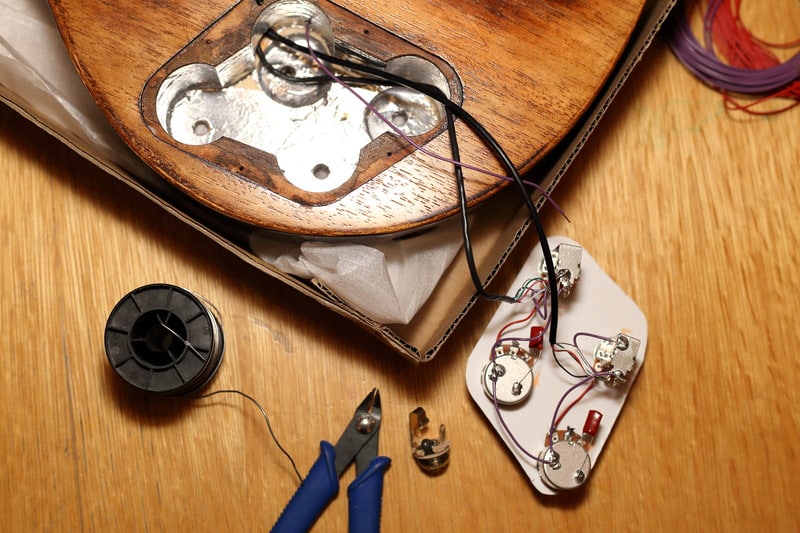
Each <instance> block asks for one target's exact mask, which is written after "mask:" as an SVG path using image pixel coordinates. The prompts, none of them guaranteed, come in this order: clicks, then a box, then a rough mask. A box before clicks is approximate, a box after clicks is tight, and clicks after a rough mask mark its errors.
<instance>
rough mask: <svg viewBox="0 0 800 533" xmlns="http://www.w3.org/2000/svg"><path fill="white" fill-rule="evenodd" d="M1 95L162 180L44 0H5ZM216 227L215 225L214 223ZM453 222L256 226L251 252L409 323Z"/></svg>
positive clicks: (83, 144)
mask: <svg viewBox="0 0 800 533" xmlns="http://www.w3.org/2000/svg"><path fill="white" fill-rule="evenodd" d="M0 97H2V98H3V99H5V100H7V101H10V102H12V103H14V104H15V105H16V106H18V107H20V108H22V109H24V110H25V111H26V112H27V113H29V114H30V115H32V116H33V117H35V118H36V119H37V120H38V121H40V122H41V123H42V124H43V125H44V126H45V127H47V128H49V129H50V130H52V131H53V132H55V133H57V134H58V135H59V136H61V137H63V138H64V139H65V140H67V141H68V142H69V143H70V144H71V145H72V146H74V147H76V148H78V149H79V150H80V151H82V152H85V153H84V155H86V156H88V157H89V158H90V159H93V160H94V161H95V162H103V163H105V164H108V165H110V166H113V167H119V168H121V169H122V170H123V171H125V172H126V173H127V174H129V175H131V176H134V177H136V178H137V179H139V180H141V181H143V182H149V181H152V180H153V179H158V178H157V177H155V176H154V173H153V172H152V171H151V170H150V169H149V168H148V167H146V166H145V165H144V164H143V163H142V162H141V161H140V160H139V159H138V158H136V156H135V155H134V154H133V153H132V152H131V151H130V150H129V149H128V148H127V146H125V144H124V143H123V142H122V141H121V139H120V138H119V137H118V136H117V135H116V133H115V132H114V131H113V129H112V128H111V126H110V125H109V124H108V122H107V121H106V119H105V117H104V116H103V115H102V113H101V112H100V110H99V109H98V108H97V106H96V105H95V103H94V101H93V100H92V99H91V97H90V96H89V93H88V91H87V90H86V88H85V87H84V86H83V84H82V82H81V80H80V78H79V77H78V74H77V72H76V71H75V69H74V68H73V65H72V61H71V60H70V58H69V55H68V53H67V51H66V48H65V47H64V44H63V42H62V40H61V37H60V35H59V33H58V30H57V28H56V26H55V22H54V21H53V17H52V14H51V12H50V8H49V6H48V4H47V1H46V0H13V1H12V0H0ZM210 229H212V230H213V229H214V228H210ZM459 231H460V230H459V224H458V223H457V222H451V223H447V224H443V225H440V226H439V227H437V228H436V229H435V230H433V231H431V232H428V233H425V234H423V235H420V236H416V237H413V238H409V239H401V240H373V241H359V243H358V244H353V243H339V242H336V243H330V242H325V243H323V242H314V241H305V242H302V243H296V242H290V241H287V240H283V239H280V238H275V237H273V236H271V235H269V234H268V233H266V232H261V231H257V232H254V233H253V235H252V236H251V244H252V248H253V252H254V253H255V254H256V255H258V256H259V257H261V258H262V259H263V260H264V261H266V262H267V263H269V264H271V265H273V266H275V267H276V268H278V269H280V270H282V271H284V272H286V273H287V274H291V275H294V276H298V277H301V278H305V279H316V280H318V281H319V282H321V283H322V284H324V285H325V286H326V287H327V288H329V289H330V290H331V291H332V292H333V293H334V294H336V295H337V296H338V297H339V298H341V299H342V300H343V301H345V302H347V303H348V304H349V305H350V306H352V307H353V308H354V309H356V310H358V311H359V312H361V313H363V314H364V315H366V316H368V317H369V318H371V319H373V320H375V321H376V322H379V323H382V324H407V323H408V322H409V321H410V320H411V319H412V318H413V317H414V315H415V314H416V313H417V311H418V310H419V308H420V307H421V306H422V305H423V304H424V303H425V301H426V300H427V299H428V297H429V296H430V294H431V292H432V291H433V289H434V288H435V287H436V285H437V283H438V282H439V280H440V279H441V276H442V274H443V273H444V270H445V269H446V268H447V266H448V265H449V264H450V262H451V261H452V260H453V257H454V256H455V254H456V253H457V252H458V250H459V249H460V247H461V243H460V238H459Z"/></svg>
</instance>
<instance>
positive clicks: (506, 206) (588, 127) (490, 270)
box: [0, 0, 675, 362]
mask: <svg viewBox="0 0 800 533" xmlns="http://www.w3.org/2000/svg"><path fill="white" fill-rule="evenodd" d="M674 3H675V2H674V0H672V1H669V0H667V1H649V2H647V3H646V4H645V7H644V10H643V12H642V15H641V18H640V20H639V23H638V25H637V27H636V29H635V30H634V32H633V34H632V36H631V39H630V41H629V43H628V45H627V47H626V48H625V51H624V52H623V54H622V56H621V58H620V61H619V62H618V64H617V65H616V67H615V69H614V70H613V72H612V74H611V76H610V77H609V79H608V80H607V82H606V84H605V85H604V87H603V88H602V89H601V91H600V92H599V95H598V97H597V99H596V100H595V102H594V103H593V104H592V105H591V106H590V108H589V110H588V111H587V113H586V114H585V115H584V117H583V118H582V119H581V120H580V121H579V123H578V124H577V125H576V127H575V128H574V129H573V130H572V131H571V132H570V133H569V134H568V135H567V137H566V138H565V139H564V140H563V141H562V142H561V143H560V145H559V146H558V148H557V149H556V150H554V151H552V152H551V153H550V154H549V155H548V156H547V157H546V159H545V161H543V162H542V163H540V164H538V165H537V166H536V167H535V168H534V169H533V171H532V172H531V173H529V175H528V176H527V177H528V178H529V179H533V180H535V181H537V182H538V183H540V184H541V185H542V186H543V187H544V188H546V189H547V190H548V191H552V190H553V189H554V188H555V187H556V185H557V184H558V182H559V180H560V179H561V177H562V176H563V174H564V173H565V171H566V170H567V168H568V167H569V165H570V163H571V162H572V161H573V160H574V158H575V157H576V156H577V154H578V153H579V151H580V149H581V148H582V147H583V145H584V144H585V142H586V140H587V138H588V137H589V135H590V134H591V133H592V131H593V130H594V128H595V126H596V125H597V124H598V122H599V120H600V119H601V118H602V116H603V114H604V112H605V111H606V109H607V108H608V106H609V105H610V104H611V102H612V100H613V99H614V97H615V95H616V94H617V92H618V91H619V89H620V88H621V86H622V85H623V83H624V82H625V81H626V79H627V78H628V75H629V74H630V72H631V71H632V69H633V68H634V67H635V66H636V64H637V63H638V61H639V60H640V59H641V57H642V54H643V53H644V51H645V50H646V49H647V47H648V45H649V44H650V42H651V41H652V39H653V38H654V36H655V34H656V32H657V31H658V29H659V28H660V27H661V25H662V23H663V22H664V20H665V18H666V16H667V14H668V13H669V11H670V9H671V8H672V6H673V5H674ZM18 94H19V93H17V95H18ZM0 99H2V100H3V101H4V102H6V103H7V104H8V105H10V106H11V107H13V108H15V109H16V110H17V111H19V112H20V113H21V114H23V115H24V116H26V117H27V118H28V119H30V120H31V121H33V122H35V123H36V124H38V125H39V126H41V127H42V128H44V129H46V130H47V131H49V132H50V133H51V134H52V135H54V136H56V137H58V138H59V139H60V140H62V141H63V142H65V143H66V144H68V145H69V146H70V147H71V148H73V149H74V150H75V151H77V152H79V153H80V154H81V155H83V156H84V157H86V158H87V159H89V160H91V161H92V162H93V163H95V164H96V165H98V166H99V167H101V168H103V169H104V170H105V171H107V172H108V173H110V174H112V175H114V176H116V177H117V178H119V179H121V180H122V181H123V182H125V183H127V184H128V185H130V186H131V187H133V188H134V189H136V190H138V191H139V192H140V193H142V194H143V195H145V196H146V197H148V198H149V199H150V200H152V201H154V202H156V203H157V204H159V205H160V206H161V207H163V208H164V209H166V210H167V211H169V212H170V213H172V214H173V215H174V216H176V217H178V218H179V219H181V220H183V221H184V222H186V223H188V224H190V225H191V226H193V227H194V228H196V229H197V230H198V231H201V232H202V233H204V234H205V235H207V236H208V237H209V238H211V239H213V240H215V241H216V242H218V243H219V244H221V245H222V246H224V247H225V248H227V249H228V250H230V251H232V252H233V253H234V254H236V255H237V256H238V257H239V258H241V259H242V260H243V261H246V262H248V263H250V264H252V265H254V266H256V267H257V268H259V269H260V270H262V271H263V272H265V273H266V274H268V275H270V276H273V277H275V278H277V279H279V280H281V281H282V282H284V283H286V284H288V285H290V286H291V287H293V288H294V289H296V290H297V291H299V292H300V293H302V294H304V295H306V296H309V297H311V298H313V299H314V300H316V301H317V302H319V303H320V304H321V305H323V306H324V307H327V308H328V309H330V310H331V311H334V312H336V313H339V314H341V315H343V316H346V317H348V318H349V319H351V320H353V321H355V322H357V323H359V324H360V325H362V326H363V327H365V328H367V329H369V330H370V331H372V332H374V333H375V334H376V335H377V336H378V337H379V338H380V339H382V340H383V341H384V342H385V343H386V344H387V345H388V346H390V347H391V348H392V349H393V350H395V351H396V352H397V353H398V354H400V355H402V356H404V357H405V358H407V359H409V360H410V361H413V362H424V361H429V360H431V359H432V358H433V357H434V356H435V355H436V353H437V352H438V350H439V349H440V347H441V346H442V344H443V343H444V342H445V341H446V340H447V338H448V337H449V336H450V334H451V333H452V332H453V330H454V329H455V328H456V327H457V326H458V324H459V323H460V322H461V320H462V319H463V318H464V316H465V315H466V314H467V312H468V311H469V309H470V308H471V307H472V305H473V304H474V302H475V300H476V296H475V291H474V286H473V285H472V281H471V279H470V276H469V272H468V269H467V265H466V262H465V261H464V257H463V251H462V252H461V253H460V254H459V255H458V256H457V257H456V259H455V260H454V261H453V263H452V264H451V265H450V267H449V268H448V270H447V271H446V273H445V275H444V276H443V277H442V280H441V281H440V283H439V284H438V286H437V288H436V289H435V290H434V292H433V294H432V295H431V296H430V298H429V299H428V301H427V302H426V303H425V305H424V306H423V307H422V308H421V309H420V311H419V312H418V313H417V315H416V316H415V317H414V319H413V320H412V321H411V322H410V323H409V324H407V325H386V324H380V323H377V322H375V321H373V320H371V319H370V318H368V317H366V316H364V315H363V314H361V313H359V312H358V311H356V310H355V309H353V308H351V307H350V306H348V305H347V304H346V303H345V302H344V301H342V300H341V299H340V298H339V297H337V296H336V295H335V294H333V293H332V292H331V291H330V290H328V288H327V287H325V286H324V285H323V284H322V283H320V282H319V281H317V280H302V279H298V278H296V277H293V276H290V275H287V274H285V273H284V272H282V271H280V270H278V269H276V268H274V267H272V266H271V265H269V264H267V263H265V262H264V261H263V260H261V259H260V258H259V257H257V256H256V255H254V254H253V253H252V252H250V251H249V249H248V248H247V242H248V236H247V235H245V234H243V233H242V231H241V228H240V227H239V226H238V225H236V224H233V223H231V222H230V221H228V220H227V219H225V218H224V217H222V216H220V215H218V214H216V213H213V212H210V211H209V210H207V209H205V208H204V207H202V206H200V205H198V204H197V203H195V202H194V201H192V200H190V199H189V198H186V197H183V196H181V195H179V194H177V193H176V192H175V190H174V189H172V188H171V187H169V186H168V185H167V184H166V182H164V181H163V180H162V179H161V178H159V177H158V176H157V175H156V174H155V173H153V172H152V171H149V169H147V168H146V167H144V166H143V165H142V167H143V168H142V169H141V170H140V171H138V172H136V173H135V174H134V173H131V172H130V171H129V170H126V169H124V168H122V166H120V165H118V164H114V163H112V162H109V161H107V160H104V159H103V158H101V157H98V156H97V155H96V153H94V152H93V150H92V149H91V147H90V146H87V145H86V144H85V143H83V142H81V141H80V140H78V139H76V138H74V137H71V136H69V135H67V134H65V133H64V131H62V130H61V129H60V128H59V126H58V124H54V123H53V122H52V121H50V120H49V117H46V116H38V115H37V114H36V113H34V112H32V111H31V110H30V109H29V106H28V105H26V102H25V101H23V100H22V99H21V98H19V97H15V94H14V92H13V91H10V90H9V89H8V88H7V87H5V86H0ZM509 189H511V188H508V189H507V190H506V191H504V192H502V193H500V194H498V195H497V196H496V197H494V198H492V199H491V200H489V201H487V202H485V203H484V204H482V205H481V206H479V207H478V208H476V209H475V210H474V216H475V220H476V222H475V223H474V224H473V226H472V239H473V249H474V254H475V261H476V265H477V267H478V270H479V272H480V274H481V276H483V277H484V279H485V280H486V281H487V282H488V281H490V280H492V279H493V278H494V277H495V275H496V274H497V273H498V271H499V270H500V268H501V267H502V265H503V264H504V263H505V261H506V259H507V258H508V256H509V254H510V253H511V252H512V250H514V248H515V247H516V246H517V244H518V243H519V242H520V241H521V239H522V238H523V237H524V236H525V234H526V232H527V231H528V228H529V220H528V217H527V213H526V211H525V209H524V206H522V202H521V200H519V198H515V194H514V193H515V192H516V191H511V190H509ZM542 203H543V199H542V198H539V200H538V204H537V206H538V207H541V205H542Z"/></svg>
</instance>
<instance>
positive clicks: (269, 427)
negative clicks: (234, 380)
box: [158, 315, 303, 483]
mask: <svg viewBox="0 0 800 533" xmlns="http://www.w3.org/2000/svg"><path fill="white" fill-rule="evenodd" d="M158 322H159V325H160V326H161V327H163V328H164V329H165V330H166V331H167V332H168V333H169V334H170V335H173V336H174V337H175V338H176V339H179V340H180V341H182V342H183V344H184V346H186V348H187V349H188V350H190V351H191V352H192V353H194V354H195V356H196V357H198V358H199V359H200V360H201V361H202V360H204V357H203V355H202V354H201V353H200V352H199V351H197V348H195V347H194V345H193V344H192V343H191V342H190V341H189V340H188V339H185V338H183V337H182V336H181V335H179V334H178V332H177V331H175V330H174V329H173V328H171V327H170V326H169V325H168V324H167V323H166V322H164V320H163V319H162V318H161V316H160V315H159V316H158ZM218 394H238V395H239V396H242V397H243V398H245V399H247V400H249V401H250V402H251V403H252V404H253V405H255V406H256V407H257V408H258V410H259V412H261V416H263V417H264V422H266V424H267V430H269V434H270V436H271V437H272V440H273V442H275V445H276V446H277V447H278V449H279V450H280V451H281V453H283V455H285V456H286V458H287V459H289V462H290V463H291V465H292V468H293V469H294V473H295V474H296V475H297V478H298V479H299V480H300V482H301V483H302V482H303V476H302V475H301V474H300V471H299V470H298V468H297V464H296V463H295V461H294V458H293V457H292V455H291V454H290V453H289V452H288V451H286V449H285V448H284V447H283V446H282V445H281V443H280V441H279V440H278V437H277V436H276V435H275V431H274V430H273V429H272V424H271V423H270V421H269V416H267V411H266V410H265V409H264V408H263V407H262V406H261V404H260V403H259V402H258V401H257V400H256V399H255V398H253V397H252V396H250V395H249V394H247V393H245V392H242V391H240V390H236V389H221V390H217V391H213V392H209V393H206V394H201V395H196V396H187V397H186V398H187V399H194V400H202V399H205V398H210V397H212V396H216V395H218Z"/></svg>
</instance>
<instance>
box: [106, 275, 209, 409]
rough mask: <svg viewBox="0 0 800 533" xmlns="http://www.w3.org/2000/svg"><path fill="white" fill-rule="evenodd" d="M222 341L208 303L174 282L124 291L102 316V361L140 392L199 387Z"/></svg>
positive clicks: (179, 391)
mask: <svg viewBox="0 0 800 533" xmlns="http://www.w3.org/2000/svg"><path fill="white" fill-rule="evenodd" d="M224 345H225V343H224V338H223V334H222V329H221V327H220V325H219V322H218V321H217V318H216V317H215V316H214V314H213V313H212V312H211V310H210V309H209V307H208V306H206V305H205V304H204V303H203V301H201V300H200V298H198V297H197V296H196V295H194V294H193V293H191V292H190V291H188V290H186V289H184V288H182V287H178V286H175V285H169V284H163V283H158V284H152V285H145V286H143V287H139V288H138V289H135V290H133V291H131V292H129V293H128V294H126V295H125V296H124V297H123V298H122V299H121V300H120V301H119V302H118V303H117V305H116V306H115V307H114V309H113V310H112V311H111V314H110V315H109V317H108V321H107V322H106V328H105V349H106V356H107V357H108V361H109V362H110V363H111V366H112V368H113V369H114V371H115V372H116V373H117V375H119V376H120V377H121V378H122V379H123V380H125V381H126V382H127V383H129V384H130V385H133V386H134V387H136V388H137V389H140V390H143V391H146V392H153V393H159V394H169V395H183V394H189V393H191V392H194V391H196V390H198V389H200V388H202V387H203V386H204V385H206V384H207V383H208V382H209V381H210V380H211V378H212V377H213V376H214V374H215V373H216V371H217V369H218V368H219V365H220V363H221V362H222V356H223V353H224Z"/></svg>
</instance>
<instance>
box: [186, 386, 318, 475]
mask: <svg viewBox="0 0 800 533" xmlns="http://www.w3.org/2000/svg"><path fill="white" fill-rule="evenodd" d="M220 394H238V395H239V396H241V397H243V398H245V399H246V400H248V401H250V403H252V404H253V405H255V406H256V408H257V409H258V411H259V412H260V413H261V416H262V417H263V418H264V422H266V424H267V430H268V431H269V435H270V437H272V440H273V442H274V443H275V445H276V446H277V447H278V450H280V451H281V453H282V454H283V455H285V456H286V458H287V459H288V460H289V463H291V465H292V469H293V470H294V473H295V475H296V476H297V479H298V480H299V481H300V482H301V483H302V482H303V476H302V475H301V474H300V470H298V468H297V464H296V463H295V461H294V458H293V457H292V455H291V454H290V453H289V452H288V451H286V448H284V447H283V446H282V445H281V443H280V441H279V440H278V437H277V436H276V435H275V431H274V430H273V429H272V424H271V423H270V421H269V416H267V411H266V410H265V409H264V408H263V407H262V406H261V404H260V403H259V402H258V400H256V399H255V398H253V397H252V396H250V395H249V394H247V393H245V392H242V391H240V390H236V389H220V390H216V391H213V392H209V393H206V394H201V395H198V396H191V397H189V399H194V400H203V399H206V398H211V397H212V396H217V395H220Z"/></svg>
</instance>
